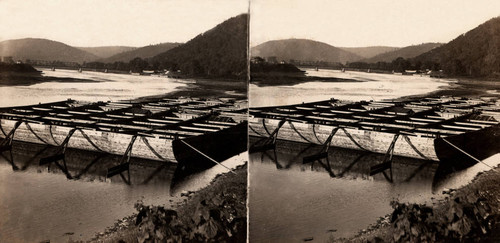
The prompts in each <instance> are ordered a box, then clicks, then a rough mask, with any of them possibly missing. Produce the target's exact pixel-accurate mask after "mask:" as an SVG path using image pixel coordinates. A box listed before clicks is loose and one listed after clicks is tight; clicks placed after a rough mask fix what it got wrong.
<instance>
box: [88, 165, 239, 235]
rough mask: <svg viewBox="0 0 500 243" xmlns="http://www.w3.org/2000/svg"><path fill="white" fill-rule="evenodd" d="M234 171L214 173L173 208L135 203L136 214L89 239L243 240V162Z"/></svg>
mask: <svg viewBox="0 0 500 243" xmlns="http://www.w3.org/2000/svg"><path fill="white" fill-rule="evenodd" d="M234 172H235V173H225V174H221V175H219V176H217V177H216V178H215V179H214V180H213V181H212V182H211V183H210V184H209V185H208V186H207V187H205V188H203V189H201V190H199V191H197V192H195V193H192V194H190V195H189V196H188V198H187V199H186V200H184V202H182V203H180V204H178V205H176V206H174V207H173V208H164V207H161V206H147V205H142V204H137V205H136V209H137V213H136V214H134V215H132V216H130V217H127V218H124V219H123V220H120V221H118V222H116V224H115V225H114V227H111V228H108V229H107V230H106V231H105V232H103V233H101V234H98V235H96V237H95V238H93V239H92V240H91V242H106V243H107V242H110V243H111V242H127V243H131V242H245V241H246V231H247V230H246V225H247V223H246V222H247V213H246V198H247V164H245V165H243V166H240V167H238V168H237V169H236V170H234ZM167 239H168V240H170V241H168V240H167Z"/></svg>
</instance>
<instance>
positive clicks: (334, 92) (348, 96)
mask: <svg viewBox="0 0 500 243" xmlns="http://www.w3.org/2000/svg"><path fill="white" fill-rule="evenodd" d="M306 71H307V74H308V75H310V76H316V77H337V78H345V79H354V80H359V81H363V82H319V81H318V82H315V81H311V82H305V83H300V84H296V85H292V86H286V85H280V86H265V87H259V86H257V85H255V84H251V85H250V87H249V97H251V98H250V106H252V107H259V106H269V105H286V104H297V103H302V102H312V101H320V100H326V99H330V98H336V99H342V100H352V101H360V100H382V99H394V98H398V97H402V96H407V95H417V94H426V93H429V92H432V91H436V90H438V89H440V88H443V87H446V86H448V85H450V84H451V83H454V82H455V81H453V80H446V79H435V78H430V77H429V76H422V77H421V76H406V75H404V76H403V75H393V74H376V73H364V72H345V73H343V72H341V71H338V70H320V71H315V70H312V69H307V70H306Z"/></svg>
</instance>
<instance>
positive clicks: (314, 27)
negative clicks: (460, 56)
mask: <svg viewBox="0 0 500 243" xmlns="http://www.w3.org/2000/svg"><path fill="white" fill-rule="evenodd" d="M498 16H500V1H498V0H411V1H410V0H251V3H250V46H256V45H258V44H261V43H263V42H265V41H269V40H277V39H287V38H306V39H313V40H316V41H321V42H325V43H328V44H330V45H333V46H339V47H363V46H395V47H404V46H409V45H418V44H422V43H426V42H441V43H446V42H449V41H451V40H453V39H454V38H455V37H457V36H459V35H461V34H463V33H465V32H467V31H468V30H471V29H473V28H475V27H477V26H478V25H480V24H482V23H484V22H486V21H487V20H489V19H491V18H493V17H498Z"/></svg>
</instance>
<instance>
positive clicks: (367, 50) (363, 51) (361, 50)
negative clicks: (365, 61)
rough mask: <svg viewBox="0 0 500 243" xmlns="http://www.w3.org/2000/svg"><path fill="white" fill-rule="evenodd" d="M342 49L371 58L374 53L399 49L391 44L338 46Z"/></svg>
mask: <svg viewBox="0 0 500 243" xmlns="http://www.w3.org/2000/svg"><path fill="white" fill-rule="evenodd" d="M339 48H340V49H342V50H344V51H348V52H351V53H354V54H356V55H358V56H360V57H362V58H371V57H374V56H376V55H379V54H382V53H386V52H391V51H395V50H398V49H401V48H400V47H392V46H367V47H339Z"/></svg>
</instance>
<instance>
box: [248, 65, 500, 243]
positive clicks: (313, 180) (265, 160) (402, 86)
mask: <svg viewBox="0 0 500 243" xmlns="http://www.w3.org/2000/svg"><path fill="white" fill-rule="evenodd" d="M306 71H307V73H308V75H311V76H320V77H338V78H345V79H355V80H360V81H363V82H314V81H312V82H305V83H301V84H297V85H293V86H286V85H280V86H267V87H259V86H257V85H253V84H251V85H250V90H249V97H250V105H251V106H252V107H259V106H272V105H285V104H296V103H301V102H312V101H319V100H325V99H330V98H332V97H333V98H337V99H343V100H352V101H359V100H381V99H395V98H399V97H402V96H409V95H421V94H426V93H429V92H433V91H436V90H439V89H442V88H445V87H447V86H449V85H452V84H453V83H455V82H456V81H454V80H446V79H433V78H429V77H425V76H423V77H421V76H402V75H391V74H373V73H363V72H345V73H342V72H340V71H336V70H320V71H314V70H306ZM252 142H255V140H252V139H251V140H250V144H251V143H252ZM319 149H320V148H319V147H317V146H314V147H308V146H307V145H304V144H298V143H291V142H285V141H278V142H277V149H276V150H275V151H273V150H269V151H267V152H259V153H252V154H250V166H249V176H250V179H249V181H250V189H249V201H248V203H249V208H250V209H251V210H250V211H249V224H250V225H249V228H250V235H249V237H250V241H251V242H303V241H304V240H305V239H307V240H311V239H312V241H313V242H325V241H327V240H328V239H329V238H330V237H332V238H338V237H351V236H353V235H355V234H356V233H357V232H359V230H362V229H365V228H367V227H368V226H369V225H371V224H375V223H376V222H377V220H378V219H379V218H380V217H383V216H385V215H387V214H389V213H391V212H392V207H391V206H390V203H391V201H394V200H396V201H399V202H410V203H427V204H432V203H433V202H435V201H436V200H439V199H442V198H443V194H442V193H441V192H442V190H443V189H445V188H458V187H460V186H463V185H465V184H467V183H468V182H470V181H471V180H472V178H474V176H475V175H477V173H478V172H480V171H484V170H486V169H488V168H489V167H487V166H484V165H482V164H478V165H476V166H473V167H471V168H469V169H467V170H465V171H462V172H460V173H456V174H453V175H447V177H446V178H440V177H439V178H438V177H436V176H435V175H436V171H437V170H438V164H437V163H436V162H429V161H423V160H416V159H409V158H402V157H395V158H394V163H393V165H392V177H391V173H390V171H391V170H389V169H388V170H386V171H385V174H384V173H379V174H376V175H373V176H370V175H369V172H370V167H371V166H374V165H376V164H378V163H380V162H381V161H383V158H384V155H381V154H373V153H363V152H360V151H353V150H346V149H339V148H335V149H330V151H329V155H328V161H326V160H325V159H323V160H322V161H323V163H321V164H320V163H318V162H316V163H314V164H311V163H308V164H303V162H302V158H303V157H304V156H307V155H311V154H314V153H315V151H316V152H318V151H319ZM491 161H494V162H495V163H497V164H498V163H499V162H500V160H499V159H498V157H496V159H495V158H491ZM491 161H490V163H493V164H494V162H491Z"/></svg>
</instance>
